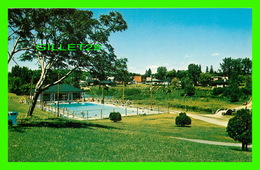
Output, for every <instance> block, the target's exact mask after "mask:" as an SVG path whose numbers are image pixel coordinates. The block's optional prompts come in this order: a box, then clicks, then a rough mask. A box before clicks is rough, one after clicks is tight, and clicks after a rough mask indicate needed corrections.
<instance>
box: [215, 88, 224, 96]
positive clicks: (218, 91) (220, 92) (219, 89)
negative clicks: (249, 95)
mask: <svg viewBox="0 0 260 170" xmlns="http://www.w3.org/2000/svg"><path fill="white" fill-rule="evenodd" d="M224 90H225V89H224V88H222V87H215V88H214V89H213V92H212V93H213V95H214V96H217V95H220V94H222V93H224Z"/></svg>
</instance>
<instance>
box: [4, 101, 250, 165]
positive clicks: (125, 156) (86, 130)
mask: <svg viewBox="0 0 260 170" xmlns="http://www.w3.org/2000/svg"><path fill="white" fill-rule="evenodd" d="M16 99H18V97H16V96H13V100H10V101H9V106H10V108H11V107H13V108H12V110H13V109H14V108H16V110H17V111H19V112H21V115H20V116H21V117H23V112H24V111H25V110H26V108H25V107H26V105H22V104H20V105H18V104H17V103H16V104H14V103H15V102H16ZM15 106H17V107H15ZM24 113H25V112H24ZM34 114H35V116H34V117H33V118H32V119H31V120H29V121H27V122H24V123H23V124H20V126H18V127H11V128H10V129H9V161H35V162H37V161H54V162H56V161H61V162H62V161H75V162H79V161H83V162H85V161H86V162H88V161H91V162H98V161H116V162H117V161H118V162H121V161H128V162H132V161H142V162H145V161H162V162H168V161H171V162H183V161H184V162H190V161H203V162H204V161H207V162H208V161H224V162H226V161H251V159H252V158H251V157H252V153H251V152H242V151H240V148H237V147H227V146H214V145H205V144H199V143H193V142H188V141H182V140H177V139H172V138H170V137H171V136H175V137H186V138H196V139H205V140H215V141H223V142H233V140H232V139H230V138H229V137H228V136H227V134H226V132H225V128H224V127H220V126H217V125H212V124H208V123H206V122H202V121H199V120H194V119H193V120H192V126H191V127H184V128H180V127H175V126H174V118H175V116H176V115H173V114H160V115H149V116H133V117H123V120H122V122H118V123H113V122H111V121H109V120H107V119H105V120H96V121H89V122H87V121H81V122H80V121H75V120H71V121H69V120H66V119H62V118H54V116H52V115H48V114H47V113H45V112H42V111H40V110H38V109H36V111H35V113H34Z"/></svg>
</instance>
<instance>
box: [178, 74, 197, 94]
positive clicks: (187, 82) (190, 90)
mask: <svg viewBox="0 0 260 170" xmlns="http://www.w3.org/2000/svg"><path fill="white" fill-rule="evenodd" d="M181 87H182V89H184V93H185V94H186V95H188V96H193V95H194V94H195V91H196V89H195V87H194V86H193V82H192V80H191V79H190V78H189V77H184V78H182V79H181Z"/></svg>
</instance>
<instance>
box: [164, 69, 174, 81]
mask: <svg viewBox="0 0 260 170" xmlns="http://www.w3.org/2000/svg"><path fill="white" fill-rule="evenodd" d="M174 77H176V70H175V69H172V70H170V71H167V73H166V78H167V79H169V80H172V79H173V78H174Z"/></svg>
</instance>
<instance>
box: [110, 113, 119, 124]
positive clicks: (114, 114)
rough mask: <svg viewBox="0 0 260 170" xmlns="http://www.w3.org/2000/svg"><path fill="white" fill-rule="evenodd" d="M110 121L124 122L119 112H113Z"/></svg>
mask: <svg viewBox="0 0 260 170" xmlns="http://www.w3.org/2000/svg"><path fill="white" fill-rule="evenodd" d="M109 119H110V120H112V121H113V122H118V121H121V120H122V116H121V114H120V113H119V112H111V113H110V114H109Z"/></svg>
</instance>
